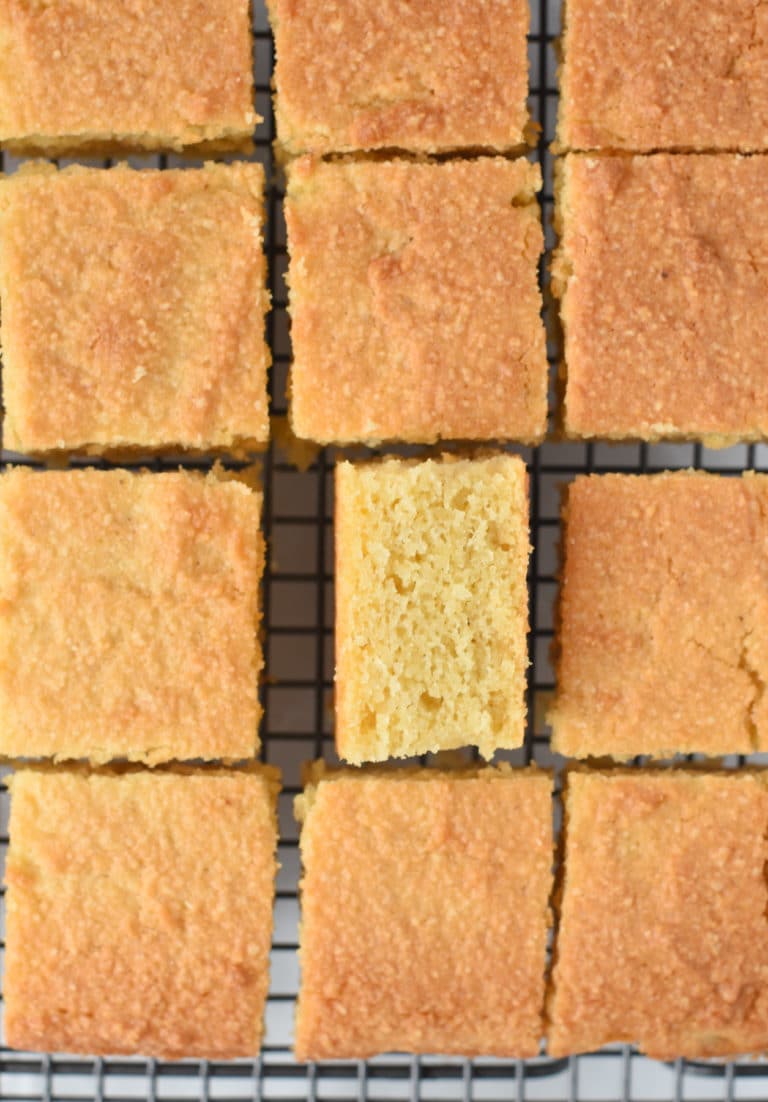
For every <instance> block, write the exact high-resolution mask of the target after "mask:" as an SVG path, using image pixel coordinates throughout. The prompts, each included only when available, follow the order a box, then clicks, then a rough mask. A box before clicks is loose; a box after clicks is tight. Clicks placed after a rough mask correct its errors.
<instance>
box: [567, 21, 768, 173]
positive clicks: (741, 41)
mask: <svg viewBox="0 0 768 1102" xmlns="http://www.w3.org/2000/svg"><path fill="white" fill-rule="evenodd" d="M565 10H566V17H565V33H564V38H563V55H564V63H563V65H562V66H561V71H560V79H561V85H560V88H561V94H560V113H559V118H558V131H557V138H558V144H559V145H560V146H561V147H564V148H567V149H625V150H629V151H637V152H642V151H643V150H645V151H649V150H653V149H699V150H710V149H711V150H715V149H721V150H722V149H730V150H765V149H768V121H766V120H767V118H768V116H767V114H766V108H768V10H766V7H765V5H764V3H763V2H762V0H678V2H676V3H674V4H669V3H667V0H612V3H610V4H596V3H594V0H568V4H567V7H566V9H565ZM628 27H630V28H631V29H632V33H631V34H628V33H627V28H628Z"/></svg>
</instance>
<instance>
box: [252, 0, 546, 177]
mask: <svg viewBox="0 0 768 1102" xmlns="http://www.w3.org/2000/svg"><path fill="white" fill-rule="evenodd" d="M267 7H268V9H269V12H270V17H271V21H272V29H273V32H274V36H275V54H276V67H275V87H276V89H277V95H276V98H275V115H276V119H277V140H278V143H279V145H280V147H282V150H283V153H284V154H287V155H290V156H293V155H295V154H297V153H320V154H322V153H332V152H345V151H354V150H364V149H403V150H414V151H419V152H423V153H440V152H446V151H448V150H455V149H478V148H484V149H496V150H507V149H511V148H515V147H517V146H520V145H522V144H523V142H524V141H525V138H526V128H527V126H528V109H527V98H528V47H527V41H526V35H527V33H528V24H529V22H530V12H529V9H528V0H474V2H472V3H468V2H464V0H462V2H460V3H452V4H445V3H442V2H441V0H421V2H420V3H418V4H403V3H401V2H400V0H342V2H340V3H339V2H333V3H330V4H323V6H322V8H318V7H317V4H316V3H315V2H314V0H267Z"/></svg>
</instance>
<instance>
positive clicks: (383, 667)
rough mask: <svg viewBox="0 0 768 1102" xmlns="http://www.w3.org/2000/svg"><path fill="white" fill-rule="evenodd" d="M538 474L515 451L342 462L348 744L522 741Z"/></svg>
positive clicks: (340, 605) (339, 592) (341, 589)
mask: <svg viewBox="0 0 768 1102" xmlns="http://www.w3.org/2000/svg"><path fill="white" fill-rule="evenodd" d="M529 550H530V548H529V544H528V477H527V474H526V470H525V464H524V463H523V462H522V460H520V459H519V458H518V457H517V456H512V455H503V454H499V455H492V456H489V457H486V458H477V459H456V458H454V457H448V456H446V457H444V458H443V459H442V460H433V459H429V460H425V461H408V460H399V459H389V460H385V461H383V462H374V463H368V464H357V465H354V464H351V463H339V464H338V465H337V467H336V693H335V699H336V747H337V750H338V753H339V755H340V756H341V757H342V758H344V759H346V760H347V761H349V762H353V763H360V762H364V761H383V760H385V759H386V758H388V757H406V756H410V755H415V754H423V753H426V752H427V751H432V750H448V749H455V748H457V747H461V746H466V745H467V744H473V745H477V747H478V748H479V750H480V753H481V754H482V755H483V757H486V758H489V757H491V755H492V754H493V752H494V751H495V750H497V749H500V748H508V747H514V746H519V745H520V744H521V743H522V741H523V736H524V727H525V716H526V706H525V682H526V677H525V674H526V668H527V666H528V655H527V649H526V634H527V631H528V593H527V587H526V571H527V566H528V553H529Z"/></svg>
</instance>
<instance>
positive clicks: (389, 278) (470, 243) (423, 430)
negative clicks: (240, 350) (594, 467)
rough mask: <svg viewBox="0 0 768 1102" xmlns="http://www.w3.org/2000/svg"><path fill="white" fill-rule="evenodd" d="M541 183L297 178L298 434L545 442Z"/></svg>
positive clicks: (513, 170)
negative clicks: (538, 199) (540, 282)
mask: <svg viewBox="0 0 768 1102" xmlns="http://www.w3.org/2000/svg"><path fill="white" fill-rule="evenodd" d="M540 187H541V172H540V169H539V167H538V166H537V165H532V164H529V162H528V161H525V160H516V161H509V160H506V159H504V158H501V157H490V158H485V157H481V158H478V159H476V160H471V161H449V162H445V163H437V164H436V163H422V162H414V161H409V160H398V161H383V162H382V161H366V162H350V161H342V162H335V163H321V162H318V161H314V160H312V159H310V158H302V159H300V160H298V161H295V162H294V163H293V164H292V165H291V166H290V168H289V171H288V193H287V199H286V222H287V228H288V248H289V254H290V266H289V272H288V282H289V287H290V303H289V308H290V313H291V339H292V344H293V357H294V363H293V369H292V373H291V399H292V400H291V420H292V424H293V429H294V432H295V433H296V435H297V436H299V437H303V438H306V439H310V440H316V441H318V442H320V443H324V444H327V443H333V442H336V443H351V442H365V443H369V444H376V443H379V442H380V441H382V440H400V441H409V442H415V443H432V442H434V441H436V440H437V439H439V438H443V439H463V440H522V441H525V442H529V443H533V442H538V441H540V440H541V439H542V438H543V436H544V433H545V431H546V424H547V374H548V372H547V355H546V339H545V334H544V326H543V324H542V321H541V294H540V292H539V287H538V280H537V265H538V262H539V257H540V255H541V250H542V247H543V238H542V231H541V220H540V212H539V206H538V203H537V202H536V192H537V191H538V190H539V188H540Z"/></svg>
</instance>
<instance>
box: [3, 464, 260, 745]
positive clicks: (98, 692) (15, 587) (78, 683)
mask: <svg viewBox="0 0 768 1102" xmlns="http://www.w3.org/2000/svg"><path fill="white" fill-rule="evenodd" d="M260 515H261V493H260V492H254V491H252V490H250V489H249V488H248V487H247V486H246V485H245V484H244V483H242V482H240V481H235V480H233V479H230V480H222V478H219V477H218V476H217V474H216V473H215V472H214V473H213V474H211V475H209V476H208V477H204V476H203V475H200V474H196V473H182V472H179V473H173V474H146V473H145V474H133V473H131V472H129V471H124V470H113V471H94V470H79V471H43V472H41V471H33V470H29V469H24V468H21V467H16V468H14V469H12V470H9V471H6V473H4V474H3V475H0V755H5V756H10V757H56V758H88V759H90V760H91V761H97V762H98V761H107V760H110V759H113V758H128V759H130V760H135V761H145V762H149V763H155V762H161V761H170V760H172V759H190V758H205V759H213V758H217V759H225V760H233V759H239V758H252V757H253V756H254V754H255V751H256V749H257V747H258V723H259V718H260V714H261V709H260V705H259V700H258V678H259V672H260V670H261V667H262V654H261V646H260V643H259V641H258V638H257V632H258V627H259V620H260V599H259V586H260V581H261V574H262V570H263V564H264V550H263V539H262V535H261V531H260V528H259V523H260Z"/></svg>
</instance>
